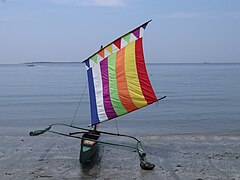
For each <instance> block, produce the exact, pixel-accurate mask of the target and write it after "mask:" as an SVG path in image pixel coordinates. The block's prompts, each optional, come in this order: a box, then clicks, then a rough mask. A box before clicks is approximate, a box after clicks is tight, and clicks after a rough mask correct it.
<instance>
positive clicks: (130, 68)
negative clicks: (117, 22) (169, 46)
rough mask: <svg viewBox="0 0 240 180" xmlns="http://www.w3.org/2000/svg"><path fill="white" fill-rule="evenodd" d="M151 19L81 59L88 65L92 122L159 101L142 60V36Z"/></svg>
mask: <svg viewBox="0 0 240 180" xmlns="http://www.w3.org/2000/svg"><path fill="white" fill-rule="evenodd" d="M149 22H150V21H148V22H146V23H144V24H143V25H141V26H139V27H137V28H135V29H134V30H132V31H130V32H128V33H126V34H125V35H123V36H121V37H119V38H118V39H116V40H115V41H113V42H112V43H110V44H108V45H107V46H105V47H103V48H102V49H101V50H99V51H98V52H97V53H95V54H93V55H92V56H91V57H89V58H88V59H86V60H85V61H83V62H84V63H85V64H86V67H87V76H88V86H89V96H90V108H91V125H95V124H98V123H101V122H104V121H106V120H110V119H113V118H115V117H118V116H122V115H124V114H127V113H130V112H132V111H134V110H137V109H140V108H142V107H144V106H147V105H149V104H152V103H154V102H156V101H158V99H157V97H156V95H155V93H154V91H153V88H152V85H151V83H150V80H149V77H148V74H147V70H146V65H145V61H144V54H143V45H142V37H143V32H144V30H145V28H146V26H147V24H148V23H149Z"/></svg>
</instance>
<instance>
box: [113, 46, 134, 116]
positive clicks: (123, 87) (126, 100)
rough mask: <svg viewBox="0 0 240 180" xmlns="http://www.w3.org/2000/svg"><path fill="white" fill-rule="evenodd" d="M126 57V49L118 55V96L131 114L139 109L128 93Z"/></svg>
mask: <svg viewBox="0 0 240 180" xmlns="http://www.w3.org/2000/svg"><path fill="white" fill-rule="evenodd" d="M124 57H125V48H123V49H121V50H119V51H118V52H117V53H116V79H117V86H118V94H119V98H120V101H121V103H122V104H123V106H124V108H125V109H126V110H127V111H128V112H131V111H133V110H135V109H137V107H136V106H135V104H134V103H133V101H132V99H131V96H130V94H129V91H128V86H127V81H126V74H125V67H124V64H125V62H124V60H125V59H124Z"/></svg>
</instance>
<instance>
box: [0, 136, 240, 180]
mask: <svg viewBox="0 0 240 180" xmlns="http://www.w3.org/2000/svg"><path fill="white" fill-rule="evenodd" d="M103 138H104V139H105V140H112V139H108V137H103ZM139 139H141V140H142V142H143V146H144V149H145V151H146V152H147V160H148V161H150V162H152V163H154V164H155V165H156V167H155V168H154V170H152V171H146V170H142V169H141V168H140V166H139V157H138V154H137V152H135V151H134V150H132V149H129V148H119V147H113V146H109V145H103V144H101V145H99V151H98V153H97V154H96V156H95V157H94V161H92V162H90V163H88V164H85V165H81V164H80V163H79V159H78V158H79V141H78V140H76V139H70V138H65V137H59V136H55V135H53V136H52V135H51V134H46V135H42V136H39V137H29V136H27V135H26V136H0V162H1V163H0V172H1V179H4V180H5V179H168V180H169V179H195V180H197V179H198V180H200V179H228V180H229V179H232V180H233V179H240V135H239V134H234V135H233V134H231V135H228V134H224V135H221V134H205V135H202V134H179V135H164V136H144V137H141V136H139ZM118 140H119V141H121V140H123V141H125V142H126V140H124V139H121V138H120V139H118ZM127 143H131V142H127Z"/></svg>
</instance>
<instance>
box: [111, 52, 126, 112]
mask: <svg viewBox="0 0 240 180" xmlns="http://www.w3.org/2000/svg"><path fill="white" fill-rule="evenodd" d="M108 78H109V89H110V98H111V102H112V105H113V108H114V110H115V112H116V113H117V115H118V116H120V115H123V114H126V113H127V110H126V109H125V108H124V107H123V105H122V103H121V101H120V99H119V95H118V87H117V79H116V53H113V54H111V55H110V56H108Z"/></svg>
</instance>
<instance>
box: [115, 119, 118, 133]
mask: <svg viewBox="0 0 240 180" xmlns="http://www.w3.org/2000/svg"><path fill="white" fill-rule="evenodd" d="M115 123H116V128H117V134H119V131H118V122H117V118H115Z"/></svg>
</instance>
